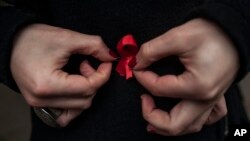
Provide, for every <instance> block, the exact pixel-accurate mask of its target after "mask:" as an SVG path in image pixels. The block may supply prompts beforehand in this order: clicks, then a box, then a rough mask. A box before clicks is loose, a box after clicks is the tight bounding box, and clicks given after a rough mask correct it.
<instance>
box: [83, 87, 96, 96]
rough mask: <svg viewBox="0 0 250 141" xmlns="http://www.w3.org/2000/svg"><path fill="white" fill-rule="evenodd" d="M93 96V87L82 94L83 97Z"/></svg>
mask: <svg viewBox="0 0 250 141" xmlns="http://www.w3.org/2000/svg"><path fill="white" fill-rule="evenodd" d="M94 94H95V88H93V86H91V87H89V88H88V89H87V90H86V91H85V92H84V93H83V97H86V98H88V97H92V96H93V95H94Z"/></svg>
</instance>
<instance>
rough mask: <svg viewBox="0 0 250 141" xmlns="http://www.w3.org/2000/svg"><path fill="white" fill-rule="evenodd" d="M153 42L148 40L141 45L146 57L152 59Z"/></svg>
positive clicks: (143, 54) (143, 55)
mask: <svg viewBox="0 0 250 141" xmlns="http://www.w3.org/2000/svg"><path fill="white" fill-rule="evenodd" d="M151 52H152V51H151V43H150V42H147V43H144V44H142V46H141V54H142V57H143V58H144V59H147V60H150V59H152V55H151V54H152V53H151Z"/></svg>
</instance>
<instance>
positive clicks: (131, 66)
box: [128, 57, 136, 69]
mask: <svg viewBox="0 0 250 141" xmlns="http://www.w3.org/2000/svg"><path fill="white" fill-rule="evenodd" d="M135 65H136V58H135V57H133V58H132V59H131V60H130V61H129V63H128V66H129V67H130V68H131V69H133V68H134V66H135Z"/></svg>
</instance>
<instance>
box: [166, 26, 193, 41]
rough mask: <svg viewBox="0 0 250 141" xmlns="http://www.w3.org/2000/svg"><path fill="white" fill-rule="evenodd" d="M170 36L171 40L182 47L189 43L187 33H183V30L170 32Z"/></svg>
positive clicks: (175, 29)
mask: <svg viewBox="0 0 250 141" xmlns="http://www.w3.org/2000/svg"><path fill="white" fill-rule="evenodd" d="M168 36H169V38H170V39H171V40H174V41H175V42H176V43H178V44H180V45H186V43H187V39H188V38H187V37H188V36H187V33H186V32H183V30H182V29H181V28H174V29H172V30H170V31H169V34H168Z"/></svg>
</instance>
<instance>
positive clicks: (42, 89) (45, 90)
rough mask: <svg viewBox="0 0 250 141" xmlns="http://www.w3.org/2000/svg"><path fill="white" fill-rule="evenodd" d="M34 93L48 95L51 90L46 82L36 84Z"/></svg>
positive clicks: (35, 94) (33, 89) (38, 95)
mask: <svg viewBox="0 0 250 141" xmlns="http://www.w3.org/2000/svg"><path fill="white" fill-rule="evenodd" d="M31 91H32V93H33V95H34V96H37V97H42V96H46V95H48V94H49V93H50V92H49V87H48V86H47V85H45V84H42V83H40V84H36V85H35V86H34V87H33V88H32V90H31Z"/></svg>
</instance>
